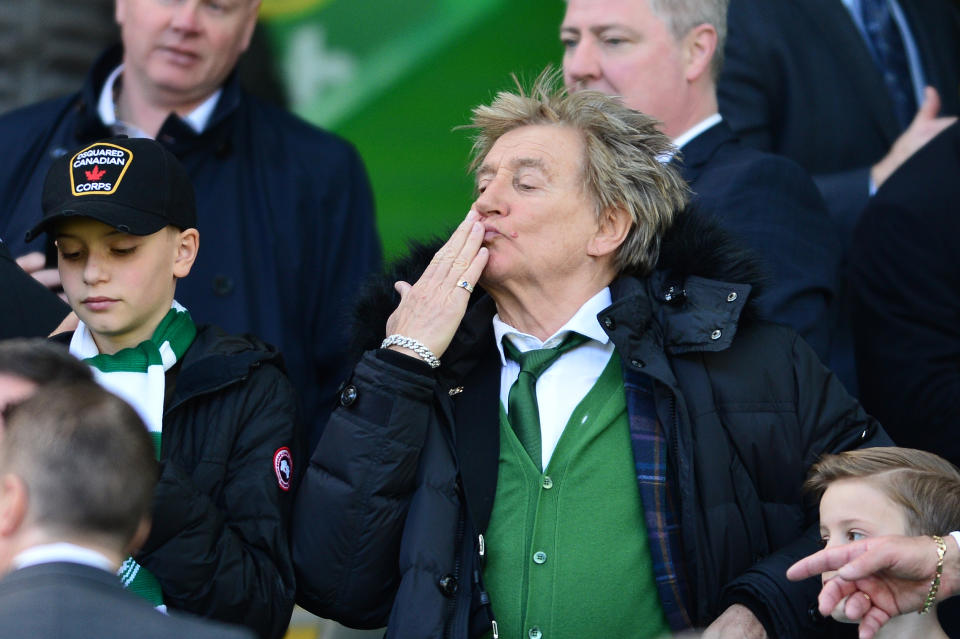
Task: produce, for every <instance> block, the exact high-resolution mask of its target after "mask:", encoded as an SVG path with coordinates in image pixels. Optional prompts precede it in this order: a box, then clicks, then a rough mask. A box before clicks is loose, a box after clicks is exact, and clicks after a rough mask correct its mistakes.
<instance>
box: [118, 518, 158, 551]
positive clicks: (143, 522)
mask: <svg viewBox="0 0 960 639" xmlns="http://www.w3.org/2000/svg"><path fill="white" fill-rule="evenodd" d="M151 524H152V522H151V521H150V517H143V518H141V519H140V523H139V524H137V530H136V532H134V533H133V537H131V538H130V543H128V544H127V547H126V548H124V549H123V552H124V553H126V554H127V555H129V556H131V557H132V556H133V555H135V554H137V551H138V550H140V549H141V548H142V547H143V544H145V543H147V537H149V536H150V526H151Z"/></svg>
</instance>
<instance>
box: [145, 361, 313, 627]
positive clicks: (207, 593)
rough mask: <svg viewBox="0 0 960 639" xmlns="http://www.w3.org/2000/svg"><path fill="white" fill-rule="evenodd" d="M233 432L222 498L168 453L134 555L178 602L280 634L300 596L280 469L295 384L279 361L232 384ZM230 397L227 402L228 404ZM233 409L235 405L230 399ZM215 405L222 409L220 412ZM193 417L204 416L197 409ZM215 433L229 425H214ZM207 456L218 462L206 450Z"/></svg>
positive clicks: (293, 423) (290, 441)
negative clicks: (146, 532) (144, 535)
mask: <svg viewBox="0 0 960 639" xmlns="http://www.w3.org/2000/svg"><path fill="white" fill-rule="evenodd" d="M229 397H230V399H231V400H232V401H234V402H236V408H235V412H230V411H222V412H224V413H227V416H228V418H233V417H235V418H236V419H237V424H236V427H235V428H236V431H235V432H236V439H235V441H234V443H233V447H232V449H231V452H230V457H229V459H228V460H227V468H226V470H225V471H223V472H222V473H216V474H217V475H220V476H223V477H224V480H223V481H224V485H223V486H222V487H220V491H219V495H220V496H219V497H218V498H216V499H214V498H213V497H212V496H211V495H210V494H209V493H208V492H207V491H209V490H212V489H213V487H210V486H201V485H198V484H197V483H196V481H195V480H194V478H193V476H194V475H192V474H190V473H188V472H187V471H186V470H185V469H183V468H181V467H180V466H178V465H177V463H176V461H175V459H171V458H170V457H169V456H168V455H167V454H166V453H165V454H164V457H166V458H165V459H162V460H161V466H162V470H161V475H160V481H159V482H158V484H157V488H156V491H155V493H154V506H153V528H152V530H151V533H150V537H149V539H148V540H147V543H146V544H145V546H144V548H143V549H142V550H141V552H140V554H139V555H138V556H137V557H136V559H137V561H138V562H140V563H141V564H142V565H143V566H144V567H146V568H147V569H148V570H150V571H151V572H152V573H153V574H154V575H155V576H156V577H157V579H158V580H159V581H160V584H161V586H162V588H163V594H164V601H165V603H167V605H169V606H170V607H172V608H177V609H182V610H186V611H188V612H193V613H195V614H199V615H202V616H205V617H210V618H213V619H218V620H221V621H227V622H231V623H239V624H242V625H245V626H247V627H250V628H253V629H254V630H255V631H256V632H257V634H258V635H259V636H260V637H262V638H263V639H276V638H279V637H282V636H283V634H284V632H285V631H286V628H287V625H288V623H289V621H290V615H291V612H292V610H293V601H294V591H295V586H294V577H293V566H292V565H291V561H290V549H289V545H288V524H289V520H290V512H291V509H292V496H291V492H290V491H289V490H284V489H283V488H282V487H281V485H280V482H279V479H278V475H277V473H276V471H275V469H274V460H275V458H276V456H277V452H278V451H279V450H280V449H281V448H284V447H287V448H293V446H294V442H296V441H297V428H298V422H297V419H298V418H297V409H296V404H295V402H296V400H295V397H294V392H293V388H292V386H291V385H290V382H289V381H288V380H287V378H286V375H285V374H284V373H282V372H281V371H280V370H279V369H278V368H277V367H275V366H272V365H262V366H259V367H257V368H253V369H251V371H250V373H249V378H248V382H247V383H246V384H242V385H240V386H239V387H237V388H235V389H234V390H233V391H232V393H231V395H230V396H229ZM227 401H228V400H227V399H226V398H225V399H224V401H223V404H226V403H227ZM231 408H232V407H231ZM218 414H219V413H218ZM191 418H201V417H197V416H191ZM210 428H211V430H212V431H213V433H214V434H213V435H212V437H216V436H217V435H218V434H219V433H220V432H224V431H226V432H229V431H230V430H231V429H230V428H229V427H228V426H227V425H223V426H222V427H221V428H220V429H219V430H218V429H217V428H215V427H210ZM206 463H219V462H218V461H208V460H206V459H204V458H203V454H202V452H201V459H200V463H199V464H198V470H202V469H201V468H200V467H202V466H203V465H204V464H206Z"/></svg>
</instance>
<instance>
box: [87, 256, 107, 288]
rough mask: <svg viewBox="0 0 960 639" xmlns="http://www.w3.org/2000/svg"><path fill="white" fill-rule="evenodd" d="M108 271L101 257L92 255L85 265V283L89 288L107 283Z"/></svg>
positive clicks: (88, 257)
mask: <svg viewBox="0 0 960 639" xmlns="http://www.w3.org/2000/svg"><path fill="white" fill-rule="evenodd" d="M107 279H109V278H108V270H107V267H106V264H105V263H104V261H103V259H102V258H101V257H100V256H97V255H93V253H91V254H90V255H88V256H87V260H86V262H85V263H84V265H83V282H84V284H87V285H88V286H92V285H94V284H100V283H102V282H105V281H107Z"/></svg>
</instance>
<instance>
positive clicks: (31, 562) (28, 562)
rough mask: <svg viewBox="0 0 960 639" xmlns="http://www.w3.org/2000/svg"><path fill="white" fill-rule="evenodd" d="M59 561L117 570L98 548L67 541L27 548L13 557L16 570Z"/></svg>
mask: <svg viewBox="0 0 960 639" xmlns="http://www.w3.org/2000/svg"><path fill="white" fill-rule="evenodd" d="M58 561H66V562H69V563H72V564H82V565H84V566H90V567H92V568H99V569H100V570H106V571H107V572H109V573H111V574H116V572H117V569H116V566H114V565H113V562H112V561H110V560H109V559H108V558H107V557H106V555H103V554H101V553H99V552H97V551H96V550H91V549H89V548H85V547H83V546H78V545H76V544H70V543H67V542H58V543H53V544H43V545H40V546H34V547H32V548H27V549H26V550H24V551H23V552H21V553H18V554H17V555H16V556H15V557H14V558H13V568H14V569H15V570H16V569H19V568H26V567H28V566H36V565H39V564H50V563H54V562H58Z"/></svg>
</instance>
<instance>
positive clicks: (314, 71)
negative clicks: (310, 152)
mask: <svg viewBox="0 0 960 639" xmlns="http://www.w3.org/2000/svg"><path fill="white" fill-rule="evenodd" d="M563 10H564V3H563V1H562V0H537V1H534V0H514V1H512V2H511V1H508V0H405V1H403V2H385V1H384V0H264V2H263V8H262V10H261V21H262V22H263V24H264V26H265V27H266V35H267V39H268V42H269V45H270V48H271V50H272V51H273V52H274V55H275V56H276V64H277V66H278V69H279V71H280V78H281V80H282V82H283V84H284V86H285V88H286V90H287V93H288V95H289V98H290V106H291V109H292V110H294V111H295V112H297V113H298V114H299V115H300V116H302V117H304V118H306V119H307V120H309V121H310V122H313V123H314V124H317V125H319V126H322V127H324V128H326V129H329V130H331V131H334V132H336V133H338V134H340V135H342V136H343V137H345V138H347V139H348V140H350V141H351V142H352V143H353V144H354V145H356V147H357V148H358V149H359V151H360V154H361V155H362V156H363V159H364V162H365V163H366V165H367V170H368V171H369V174H370V180H371V182H372V184H373V190H374V195H375V197H376V205H377V221H378V225H379V228H380V233H381V238H382V239H383V246H384V252H385V254H386V255H387V257H392V256H395V255H397V254H398V253H399V252H401V251H402V250H403V248H404V246H405V245H406V241H407V239H409V238H425V237H430V236H432V235H437V234H439V233H441V232H442V231H444V230H445V229H448V228H450V227H451V226H452V225H454V224H456V222H458V221H459V220H460V219H461V218H462V217H463V216H464V215H465V214H466V212H467V210H468V209H469V206H470V203H471V201H472V193H473V181H472V179H471V178H470V176H468V175H467V173H466V163H467V154H468V152H469V149H470V135H471V134H470V132H469V131H453V130H452V129H453V128H454V127H455V126H458V125H461V124H466V123H467V122H469V119H470V110H471V108H472V107H473V106H475V105H477V104H481V103H484V102H489V101H490V99H491V98H492V97H493V96H494V95H495V94H496V92H497V91H498V90H500V89H504V88H510V87H511V86H512V81H511V79H510V74H511V73H517V74H518V75H519V76H520V77H521V78H524V79H528V80H529V79H532V78H533V77H535V76H536V74H537V73H538V72H539V71H540V70H542V69H543V67H544V66H546V65H547V64H548V63H553V64H559V62H560V57H561V47H560V42H559V38H558V33H559V25H560V20H561V18H562V15H563Z"/></svg>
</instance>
